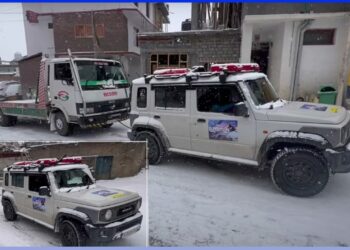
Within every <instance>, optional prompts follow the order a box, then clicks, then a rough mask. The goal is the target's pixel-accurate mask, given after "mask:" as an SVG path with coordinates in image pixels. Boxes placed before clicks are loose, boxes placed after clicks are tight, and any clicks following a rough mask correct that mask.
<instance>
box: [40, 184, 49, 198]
mask: <svg viewBox="0 0 350 250" xmlns="http://www.w3.org/2000/svg"><path fill="white" fill-rule="evenodd" d="M39 195H40V196H50V189H49V188H48V187H46V186H43V187H40V188H39Z"/></svg>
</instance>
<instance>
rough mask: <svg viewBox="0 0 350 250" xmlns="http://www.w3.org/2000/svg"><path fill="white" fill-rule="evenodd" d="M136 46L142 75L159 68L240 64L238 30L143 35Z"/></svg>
mask: <svg viewBox="0 0 350 250" xmlns="http://www.w3.org/2000/svg"><path fill="white" fill-rule="evenodd" d="M139 42H140V47H141V64H142V68H141V70H142V73H143V74H151V73H153V71H154V70H156V69H162V68H191V67H192V66H196V65H208V64H210V63H214V62H215V63H225V62H232V61H238V60H239V51H240V31H239V30H237V29H226V30H195V31H193V30H192V31H183V32H168V33H161V32H156V33H143V34H140V35H139Z"/></svg>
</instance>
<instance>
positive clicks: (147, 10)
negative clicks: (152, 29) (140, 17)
mask: <svg viewBox="0 0 350 250" xmlns="http://www.w3.org/2000/svg"><path fill="white" fill-rule="evenodd" d="M146 16H147V17H148V18H149V17H150V15H149V3H146Z"/></svg>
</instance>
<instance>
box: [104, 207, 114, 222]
mask: <svg viewBox="0 0 350 250" xmlns="http://www.w3.org/2000/svg"><path fill="white" fill-rule="evenodd" d="M112 215H113V212H112V210H111V209H108V210H107V211H106V212H105V215H104V217H105V220H110V219H112Z"/></svg>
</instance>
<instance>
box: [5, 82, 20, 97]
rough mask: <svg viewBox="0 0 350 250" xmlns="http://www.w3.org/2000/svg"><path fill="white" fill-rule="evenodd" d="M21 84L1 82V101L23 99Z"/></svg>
mask: <svg viewBox="0 0 350 250" xmlns="http://www.w3.org/2000/svg"><path fill="white" fill-rule="evenodd" d="M21 98H22V93H21V84H20V83H19V82H16V81H2V82H0V101H4V100H8V99H21Z"/></svg>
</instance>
